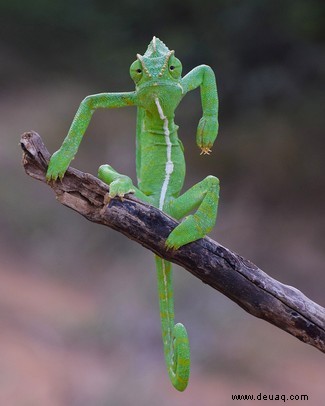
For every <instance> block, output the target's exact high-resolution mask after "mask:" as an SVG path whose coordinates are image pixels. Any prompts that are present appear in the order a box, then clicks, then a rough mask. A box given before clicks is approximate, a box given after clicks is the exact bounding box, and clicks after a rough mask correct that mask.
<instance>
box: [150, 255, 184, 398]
mask: <svg viewBox="0 0 325 406" xmlns="http://www.w3.org/2000/svg"><path fill="white" fill-rule="evenodd" d="M155 259H156V268H157V279H158V293H159V307H160V319H161V330H162V339H163V344H164V354H165V362H166V366H167V370H168V374H169V378H170V380H171V382H172V384H173V386H174V387H175V388H176V389H177V390H179V391H183V390H185V388H186V386H187V384H188V379H189V375H190V346H189V341H188V336H187V331H186V329H185V327H184V326H183V324H181V323H177V324H176V325H174V300H173V290H172V269H171V263H170V262H168V261H165V260H164V259H162V258H160V257H158V256H155Z"/></svg>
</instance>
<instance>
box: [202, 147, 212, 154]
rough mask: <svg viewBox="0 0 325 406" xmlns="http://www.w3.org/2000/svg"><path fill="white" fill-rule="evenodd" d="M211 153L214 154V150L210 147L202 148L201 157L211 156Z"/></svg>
mask: <svg viewBox="0 0 325 406" xmlns="http://www.w3.org/2000/svg"><path fill="white" fill-rule="evenodd" d="M210 152H212V150H211V149H210V148H209V147H202V148H201V153H200V155H210Z"/></svg>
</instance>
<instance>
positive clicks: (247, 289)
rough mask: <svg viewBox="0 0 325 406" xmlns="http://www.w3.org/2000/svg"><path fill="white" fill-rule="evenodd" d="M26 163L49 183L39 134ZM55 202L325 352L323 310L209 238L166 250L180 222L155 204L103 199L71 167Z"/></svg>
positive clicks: (96, 186)
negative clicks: (134, 244) (125, 237)
mask: <svg viewBox="0 0 325 406" xmlns="http://www.w3.org/2000/svg"><path fill="white" fill-rule="evenodd" d="M21 146H22V148H23V150H24V155H23V165H24V168H25V171H26V173H27V174H28V175H30V176H31V177H33V178H35V179H38V180H40V181H42V182H46V180H45V173H46V170H47V165H48V161H49V159H50V154H49V152H48V150H47V149H46V147H45V145H44V144H43V142H42V139H41V137H40V136H39V135H38V134H37V133H35V132H27V133H24V134H23V135H22V137H21ZM49 186H50V187H51V188H52V189H53V190H54V192H55V194H56V197H57V200H58V201H59V202H60V203H62V204H64V205H65V206H68V207H70V208H71V209H73V210H75V211H77V212H78V213H80V214H81V215H82V216H84V217H86V218H87V219H88V220H90V221H93V222H95V223H98V224H103V225H105V226H108V227H110V228H113V229H114V230H117V231H119V232H121V233H123V234H125V235H126V236H127V237H128V238H131V239H132V240H135V241H137V242H138V243H140V244H141V245H143V246H144V247H145V248H148V249H149V250H151V251H152V252H154V253H155V254H158V255H160V256H161V257H163V258H165V259H167V260H169V261H171V262H174V263H176V264H178V265H180V266H182V267H183V268H185V269H186V270H187V271H189V272H191V273H192V274H193V275H194V276H196V277H197V278H199V279H201V281H202V282H204V283H206V284H208V285H210V286H212V287H213V288H214V289H217V290H218V291H219V292H221V293H223V294H224V295H226V296H227V297H229V298H230V299H231V300H233V301H234V302H236V303H237V304H238V305H239V306H241V307H242V308H243V309H245V310H246V311H247V312H248V313H250V314H252V315H253V316H256V317H258V318H261V319H264V320H266V321H268V322H269V323H272V324H274V325H275V326H277V327H279V328H280V329H282V330H284V331H286V332H288V333H290V334H292V335H293V336H295V337H297V338H298V339H299V340H301V341H303V342H305V343H307V344H310V345H312V346H314V347H316V348H318V349H319V350H321V351H323V352H325V309H324V308H323V307H321V306H320V305H318V304H317V303H314V302H313V301H311V300H310V299H308V298H307V297H306V296H304V295H303V294H302V293H301V292H300V291H299V290H297V289H296V288H294V287H291V286H287V285H284V284H282V283H280V282H279V281H277V280H275V279H273V278H271V277H270V276H268V275H267V274H266V273H265V272H263V271H262V270H261V269H259V268H258V267H257V266H256V265H254V264H253V263H252V262H250V261H248V260H246V259H244V258H243V257H241V256H240V255H238V254H235V253H234V252H232V251H231V250H229V249H228V248H225V247H223V246H222V245H220V244H218V243H217V242H215V241H213V240H212V239H211V238H208V237H206V238H204V239H201V240H198V241H196V242H193V243H191V244H187V245H185V246H183V247H181V248H180V249H179V250H176V251H167V250H166V248H165V246H164V242H165V240H166V238H167V236H168V235H169V233H170V232H171V230H172V229H173V228H174V227H175V226H176V225H177V222H176V221H175V220H173V219H172V218H170V217H169V216H167V215H166V214H164V213H162V212H161V211H160V210H158V209H157V208H155V207H152V206H150V205H148V204H146V203H143V202H141V201H139V200H138V199H136V198H135V197H133V196H132V195H128V196H126V197H125V198H124V199H123V201H121V200H120V199H118V198H114V199H111V200H110V201H109V203H108V204H106V203H105V195H106V193H107V192H108V189H109V188H108V186H107V185H106V184H105V183H103V182H101V181H100V180H99V179H97V178H96V177H94V176H92V175H90V174H86V173H83V172H80V171H78V170H76V169H73V168H71V167H70V168H69V169H68V171H67V173H66V175H65V177H64V178H63V180H62V181H57V182H51V183H50V184H49Z"/></svg>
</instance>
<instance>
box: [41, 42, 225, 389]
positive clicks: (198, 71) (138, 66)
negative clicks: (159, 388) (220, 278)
mask: <svg viewBox="0 0 325 406" xmlns="http://www.w3.org/2000/svg"><path fill="white" fill-rule="evenodd" d="M181 74H182V64H181V62H180V60H179V59H177V58H176V57H175V55H174V51H170V50H169V49H168V48H167V46H166V45H165V44H164V43H163V42H162V41H160V40H159V39H158V38H156V37H153V39H152V41H151V42H150V44H149V46H148V49H147V50H146V52H145V54H144V55H139V54H137V57H136V60H135V61H134V62H133V63H132V64H131V66H130V75H131V78H132V79H133V81H134V82H135V91H132V92H121V93H100V94H95V95H91V96H87V97H86V98H85V99H84V100H83V101H82V102H81V104H80V107H79V109H78V111H77V113H76V115H75V117H74V120H73V122H72V124H71V127H70V130H69V132H68V135H67V136H66V138H65V140H64V141H63V143H62V146H61V148H60V149H59V150H58V151H56V152H55V153H54V154H53V155H52V157H51V160H50V163H49V167H48V171H47V175H46V177H47V180H48V181H51V180H57V179H58V178H59V179H62V178H63V176H64V174H65V172H66V170H67V168H68V166H69V164H70V162H71V160H72V159H73V158H74V156H75V154H76V153H77V151H78V147H79V144H80V142H81V140H82V137H83V135H84V133H85V132H86V129H87V127H88V124H89V122H90V120H91V117H92V114H93V113H94V111H95V110H96V109H99V108H115V107H126V106H136V107H137V128H136V172H137V181H138V186H137V187H136V186H134V185H133V183H132V180H131V179H130V178H129V177H128V176H126V175H122V174H119V173H118V172H117V171H116V170H115V169H113V168H112V167H111V166H110V165H102V166H100V168H99V171H98V177H99V178H100V179H101V180H102V181H104V182H105V183H107V184H108V185H109V186H110V189H109V195H108V198H114V197H116V196H118V197H120V198H122V197H123V196H124V195H125V194H127V193H134V194H135V196H136V197H138V198H139V199H141V200H143V201H145V202H148V203H149V204H151V205H153V206H155V207H157V208H159V209H160V210H162V211H164V212H165V213H167V214H169V215H170V216H172V217H174V218H175V219H177V220H181V219H183V218H184V217H185V216H186V217H185V218H184V219H183V221H182V222H181V223H180V224H179V225H178V226H177V227H176V228H175V229H174V230H173V231H172V232H171V233H170V235H169V236H168V238H167V240H166V247H167V248H168V249H178V248H179V247H181V246H182V245H185V244H188V243H190V242H192V241H195V240H197V239H199V238H202V237H204V236H205V235H206V234H207V233H208V232H209V231H211V229H212V228H213V226H214V224H215V222H216V217H217V208H218V200H219V180H218V178H216V177H214V176H208V177H206V178H205V179H204V180H202V181H201V182H199V183H197V184H196V185H194V186H193V187H192V188H190V189H189V190H188V191H187V192H185V193H184V194H182V195H180V192H181V189H182V186H183V182H184V177H185V160H184V151H183V145H182V143H181V141H180V139H179V138H178V135H177V130H178V126H177V125H176V124H175V123H174V113H175V110H176V108H177V106H178V105H179V103H180V101H181V100H182V98H183V97H184V96H185V95H186V93H187V92H189V91H191V90H193V89H196V88H198V87H200V91H201V102H202V110H203V115H202V118H201V119H200V121H199V124H198V129H197V134H196V142H197V145H198V147H199V148H200V149H201V154H209V153H210V152H211V148H212V145H213V143H214V141H215V139H216V136H217V132H218V95H217V87H216V81H215V76H214V73H213V71H212V69H211V68H210V67H209V66H207V65H200V66H197V67H196V68H194V69H193V70H191V71H190V72H189V73H188V74H187V75H185V76H184V77H182V76H181ZM193 211H195V212H194V214H190V213H191V212H193ZM155 260H156V268H157V277H158V293H159V304H160V317H161V326H162V339H163V345H164V354H165V361H166V365H167V369H168V374H169V377H170V379H171V382H172V384H173V385H174V387H175V388H176V389H178V390H180V391H183V390H184V389H185V388H186V386H187V383H188V379H189V371H190V348H189V341H188V336H187V332H186V329H185V327H184V326H183V324H180V323H177V324H176V325H174V303H173V287H172V270H171V264H170V262H168V261H166V260H164V259H162V258H160V257H158V256H156V257H155Z"/></svg>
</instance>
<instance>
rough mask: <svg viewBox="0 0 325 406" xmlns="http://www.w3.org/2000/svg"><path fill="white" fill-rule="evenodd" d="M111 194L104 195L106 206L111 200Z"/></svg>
mask: <svg viewBox="0 0 325 406" xmlns="http://www.w3.org/2000/svg"><path fill="white" fill-rule="evenodd" d="M111 199H112V198H111V196H110V195H109V193H106V195H105V196H104V206H107V205H108V204H109V202H110V201H111Z"/></svg>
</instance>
